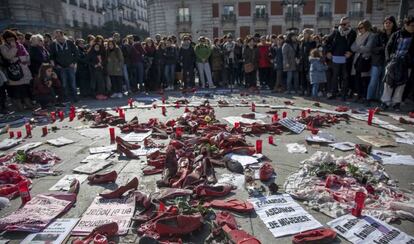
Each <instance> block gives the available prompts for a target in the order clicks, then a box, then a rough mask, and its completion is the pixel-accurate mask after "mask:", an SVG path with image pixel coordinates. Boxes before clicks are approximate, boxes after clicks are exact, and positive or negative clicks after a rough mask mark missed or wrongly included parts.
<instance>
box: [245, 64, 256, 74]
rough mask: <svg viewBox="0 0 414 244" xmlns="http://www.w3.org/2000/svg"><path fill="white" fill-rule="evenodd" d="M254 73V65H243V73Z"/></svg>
mask: <svg viewBox="0 0 414 244" xmlns="http://www.w3.org/2000/svg"><path fill="white" fill-rule="evenodd" d="M253 71H254V65H253V64H252V63H248V64H244V72H245V73H250V72H253Z"/></svg>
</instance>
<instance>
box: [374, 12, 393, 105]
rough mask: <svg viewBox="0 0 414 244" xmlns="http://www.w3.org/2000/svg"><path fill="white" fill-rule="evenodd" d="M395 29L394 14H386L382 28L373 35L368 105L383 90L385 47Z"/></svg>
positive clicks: (375, 99) (378, 96)
mask: <svg viewBox="0 0 414 244" xmlns="http://www.w3.org/2000/svg"><path fill="white" fill-rule="evenodd" d="M396 31H397V22H396V21H395V18H394V16H387V17H386V18H385V19H384V22H383V30H382V31H380V32H379V33H377V34H376V35H375V39H374V43H373V45H372V46H371V62H372V67H371V79H370V81H369V85H368V92H367V102H368V105H369V104H370V103H371V102H373V101H377V100H379V99H380V97H381V95H382V90H383V87H384V85H383V82H382V77H383V74H384V71H385V47H386V45H387V43H388V40H389V39H390V36H391V35H392V34H393V33H394V32H396Z"/></svg>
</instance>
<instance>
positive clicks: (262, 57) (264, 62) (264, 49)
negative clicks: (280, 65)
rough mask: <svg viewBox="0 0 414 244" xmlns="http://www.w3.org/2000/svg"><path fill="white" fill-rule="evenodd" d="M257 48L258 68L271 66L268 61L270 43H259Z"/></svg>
mask: <svg viewBox="0 0 414 244" xmlns="http://www.w3.org/2000/svg"><path fill="white" fill-rule="evenodd" d="M257 48H258V49H259V68H270V67H271V66H272V64H271V63H270V50H269V48H270V45H269V44H267V43H266V44H265V45H263V44H261V43H259V44H258V45H257Z"/></svg>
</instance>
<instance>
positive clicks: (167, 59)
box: [163, 38, 177, 90]
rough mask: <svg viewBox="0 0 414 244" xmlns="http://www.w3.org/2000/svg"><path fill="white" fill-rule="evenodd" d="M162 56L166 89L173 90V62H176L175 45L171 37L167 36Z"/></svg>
mask: <svg viewBox="0 0 414 244" xmlns="http://www.w3.org/2000/svg"><path fill="white" fill-rule="evenodd" d="M163 58H164V79H165V83H166V85H167V89H168V90H173V89H174V81H175V64H176V62H177V50H176V48H175V46H173V39H172V38H168V39H167V41H166V42H165V49H164V52H163Z"/></svg>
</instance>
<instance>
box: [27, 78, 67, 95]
mask: <svg viewBox="0 0 414 244" xmlns="http://www.w3.org/2000/svg"><path fill="white" fill-rule="evenodd" d="M61 87H62V85H61V84H60V80H59V79H53V78H52V86H51V87H48V86H46V84H45V81H40V80H39V79H38V78H36V80H35V82H34V85H33V94H34V95H36V96H39V95H49V94H50V93H51V92H52V89H53V90H54V91H56V90H59V89H61Z"/></svg>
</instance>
